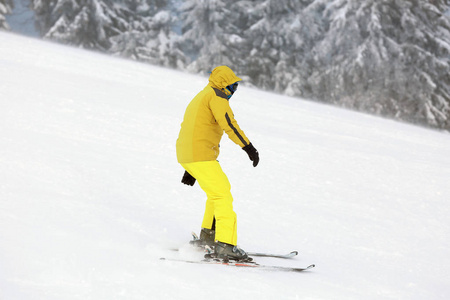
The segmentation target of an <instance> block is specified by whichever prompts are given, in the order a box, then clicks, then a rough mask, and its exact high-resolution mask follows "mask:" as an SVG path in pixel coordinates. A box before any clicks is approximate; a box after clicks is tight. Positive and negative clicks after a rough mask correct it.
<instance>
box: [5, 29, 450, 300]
mask: <svg viewBox="0 0 450 300" xmlns="http://www.w3.org/2000/svg"><path fill="white" fill-rule="evenodd" d="M206 84H207V78H206V77H202V76H195V75H191V74H185V73H182V72H178V71H173V70H168V69H163V68H159V67H154V66H150V65H145V64H139V63H136V62H132V61H127V60H122V59H117V58H111V57H107V56H104V55H100V54H97V53H93V52H87V51H83V50H79V49H73V48H68V47H64V46H60V45H56V44H52V43H48V42H42V41H39V40H35V39H31V38H24V37H20V36H17V35H13V34H8V33H1V32H0V299H2V300H3V299H5V300H9V299H203V298H208V299H230V298H233V299H448V298H449V297H450V285H449V282H450V276H449V275H450V272H449V270H448V266H449V265H450V259H449V249H450V241H449V236H450V228H449V226H450V221H449V218H448V216H449V215H450V212H449V207H450V204H449V202H448V200H449V199H450V185H449V178H450V156H449V153H450V135H449V134H448V133H441V132H437V131H431V130H427V129H423V128H419V127H414V126H411V125H406V124H401V123H396V122H393V121H390V120H384V119H381V118H376V117H373V116H369V115H364V114H360V113H355V112H351V111H346V110H343V109H338V108H334V107H330V106H326V105H321V104H316V103H313V102H309V101H304V100H301V99H294V98H289V97H285V96H280V95H276V94H273V93H267V92H262V91H258V90H255V89H251V88H246V87H243V86H241V87H240V88H239V91H238V93H236V95H235V96H234V97H233V98H232V99H231V102H232V108H233V110H234V113H235V116H236V119H237V121H238V123H239V125H240V127H241V128H242V129H243V130H244V131H245V133H246V134H247V136H248V137H249V138H250V140H251V141H252V143H253V144H254V145H255V147H256V148H257V149H258V151H259V152H260V157H261V161H260V165H258V167H257V168H253V167H252V166H251V162H250V161H249V160H248V157H247V155H246V154H245V152H243V151H242V150H241V149H239V147H237V146H236V145H234V144H233V143H232V142H231V141H229V140H228V138H227V137H226V136H224V138H223V139H222V143H221V156H220V157H219V160H220V162H221V165H222V167H223V169H224V170H225V172H226V173H227V175H228V177H229V179H230V181H231V184H232V193H233V196H234V199H235V201H234V207H235V210H236V212H237V214H238V226H239V229H238V231H239V245H240V246H241V247H242V248H243V249H246V250H248V251H259V252H276V253H285V252H287V251H291V250H299V256H298V257H297V258H295V259H293V260H276V259H273V258H272V259H270V258H258V259H257V261H258V262H259V263H262V264H278V265H293V266H298V267H306V266H307V265H309V264H311V263H315V264H316V268H314V269H312V270H311V271H307V272H305V273H300V274H297V273H280V272H264V271H258V270H253V269H252V270H248V269H239V268H228V267H224V266H217V265H191V264H183V263H178V262H168V261H160V260H159V258H160V257H163V256H165V257H174V258H177V257H178V258H186V259H198V258H200V256H201V254H199V253H195V252H192V251H190V250H189V247H187V246H183V245H185V244H186V243H187V241H188V239H189V238H190V231H191V230H196V231H198V230H199V227H200V222H201V218H202V215H203V207H204V200H205V199H204V198H205V196H204V194H203V192H202V191H201V190H200V188H199V187H198V185H195V186H194V187H193V188H191V187H187V186H184V185H182V184H181V183H180V180H181V177H182V174H183V169H182V168H181V167H180V166H179V165H178V163H177V162H176V156H175V141H176V138H177V135H178V130H179V127H180V123H181V120H182V117H183V113H184V109H185V107H186V105H187V104H188V102H189V101H190V100H191V99H192V97H193V96H195V94H196V93H197V92H198V91H200V90H201V89H202V88H203V87H204V86H205V85H206ZM177 246H183V247H182V249H181V251H180V252H178V253H176V252H170V251H168V250H166V249H168V248H171V247H177Z"/></svg>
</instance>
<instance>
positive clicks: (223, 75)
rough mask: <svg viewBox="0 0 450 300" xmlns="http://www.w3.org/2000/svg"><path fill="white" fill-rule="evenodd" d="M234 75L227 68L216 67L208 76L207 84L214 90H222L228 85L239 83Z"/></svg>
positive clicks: (238, 79) (239, 79)
mask: <svg viewBox="0 0 450 300" xmlns="http://www.w3.org/2000/svg"><path fill="white" fill-rule="evenodd" d="M241 80H242V79H241V78H239V77H237V76H236V74H234V72H233V71H232V70H231V69H230V68H229V67H227V66H220V67H216V68H215V69H214V70H213V71H212V72H211V75H210V76H209V82H210V83H211V85H212V86H213V87H215V88H218V89H220V90H223V89H224V88H226V87H227V86H229V85H230V84H233V83H235V82H238V81H241Z"/></svg>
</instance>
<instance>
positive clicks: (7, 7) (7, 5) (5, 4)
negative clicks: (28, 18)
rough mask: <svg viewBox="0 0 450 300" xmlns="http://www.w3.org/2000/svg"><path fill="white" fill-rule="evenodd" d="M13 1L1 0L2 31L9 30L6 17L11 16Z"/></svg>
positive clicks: (0, 25)
mask: <svg viewBox="0 0 450 300" xmlns="http://www.w3.org/2000/svg"><path fill="white" fill-rule="evenodd" d="M13 5H14V4H13V1H12V0H0V30H1V29H9V26H8V23H7V22H6V19H5V15H7V14H10V13H11V11H12V8H13Z"/></svg>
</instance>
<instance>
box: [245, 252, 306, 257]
mask: <svg viewBox="0 0 450 300" xmlns="http://www.w3.org/2000/svg"><path fill="white" fill-rule="evenodd" d="M247 254H248V256H259V257H276V258H284V259H288V258H293V257H295V256H297V255H298V251H291V252H289V253H287V254H273V253H258V252H247Z"/></svg>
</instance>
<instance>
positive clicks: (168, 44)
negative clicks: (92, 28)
mask: <svg viewBox="0 0 450 300" xmlns="http://www.w3.org/2000/svg"><path fill="white" fill-rule="evenodd" d="M132 4H133V5H131V6H130V7H129V9H130V12H132V13H133V15H134V21H133V22H130V23H129V27H128V29H127V30H126V31H124V32H121V33H120V34H118V35H116V36H114V37H112V38H111V39H110V40H111V42H112V46H111V48H110V50H109V52H111V53H113V54H115V55H120V56H125V57H131V58H133V59H136V60H139V61H144V62H149V63H152V64H157V65H163V66H167V67H172V68H183V67H184V64H185V56H184V54H183V53H182V51H181V50H180V49H179V48H180V46H179V42H178V40H179V36H178V35H177V34H176V33H175V32H174V31H173V29H172V28H173V26H174V25H173V24H174V23H175V22H176V17H175V16H174V15H172V14H170V12H169V11H168V7H169V4H170V3H169V1H167V0H156V1H155V0H141V1H134V3H132Z"/></svg>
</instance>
